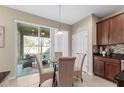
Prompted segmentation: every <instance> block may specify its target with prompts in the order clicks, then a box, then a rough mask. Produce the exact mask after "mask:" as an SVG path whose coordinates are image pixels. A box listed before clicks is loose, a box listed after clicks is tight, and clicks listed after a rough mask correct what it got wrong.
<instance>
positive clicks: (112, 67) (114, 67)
mask: <svg viewBox="0 0 124 93" xmlns="http://www.w3.org/2000/svg"><path fill="white" fill-rule="evenodd" d="M119 72H120V64H119V62H118V63H114V62H113V63H112V62H106V63H105V77H106V78H107V79H110V80H114V78H113V77H114V76H115V74H117V73H119Z"/></svg>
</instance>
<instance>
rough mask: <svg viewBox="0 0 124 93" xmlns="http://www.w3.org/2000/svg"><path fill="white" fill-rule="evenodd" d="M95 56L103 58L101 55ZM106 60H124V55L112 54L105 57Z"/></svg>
mask: <svg viewBox="0 0 124 93" xmlns="http://www.w3.org/2000/svg"><path fill="white" fill-rule="evenodd" d="M93 55H94V56H100V57H103V56H102V55H100V54H93ZM104 58H112V59H118V60H124V54H111V55H110V56H105V57H104Z"/></svg>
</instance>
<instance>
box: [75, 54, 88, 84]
mask: <svg viewBox="0 0 124 93" xmlns="http://www.w3.org/2000/svg"><path fill="white" fill-rule="evenodd" d="M85 57H86V54H85V53H84V54H83V53H77V54H76V60H75V64H74V76H76V77H78V78H80V79H81V82H83V78H82V69H83V63H84V60H85Z"/></svg>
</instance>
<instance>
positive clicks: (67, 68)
mask: <svg viewBox="0 0 124 93" xmlns="http://www.w3.org/2000/svg"><path fill="white" fill-rule="evenodd" d="M75 59H76V57H61V58H59V80H58V81H59V82H58V86H59V87H71V86H72V82H73V78H72V77H73V72H74V62H75Z"/></svg>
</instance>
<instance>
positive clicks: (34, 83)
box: [7, 73, 116, 87]
mask: <svg viewBox="0 0 124 93" xmlns="http://www.w3.org/2000/svg"><path fill="white" fill-rule="evenodd" d="M83 79H84V82H83V83H81V82H80V80H78V79H75V81H74V87H116V84H115V83H113V82H110V81H108V80H105V79H103V78H100V77H97V76H94V75H88V74H87V73H83ZM38 81H39V74H38V73H36V74H31V75H27V76H22V77H18V78H17V79H13V80H10V81H9V83H8V85H7V87H38ZM51 86H52V79H50V80H47V81H45V82H44V83H43V84H42V87H51Z"/></svg>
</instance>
